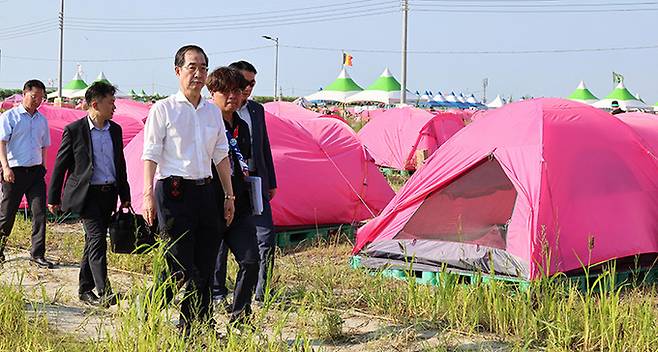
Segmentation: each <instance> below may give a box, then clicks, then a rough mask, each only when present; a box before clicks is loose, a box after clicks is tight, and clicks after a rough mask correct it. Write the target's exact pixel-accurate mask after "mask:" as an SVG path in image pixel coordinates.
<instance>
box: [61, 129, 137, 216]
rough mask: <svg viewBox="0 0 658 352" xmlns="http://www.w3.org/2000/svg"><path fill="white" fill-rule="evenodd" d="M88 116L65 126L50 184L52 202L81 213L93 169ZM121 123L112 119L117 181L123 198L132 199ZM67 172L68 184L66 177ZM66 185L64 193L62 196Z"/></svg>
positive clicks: (111, 132)
mask: <svg viewBox="0 0 658 352" xmlns="http://www.w3.org/2000/svg"><path fill="white" fill-rule="evenodd" d="M88 119H89V118H88V117H87V116H85V117H83V118H81V119H80V120H78V121H75V122H73V123H71V124H69V125H67V126H66V127H65V128H64V133H63V134H62V144H61V145H60V147H59V151H58V152H57V159H56V160H55V167H54V169H53V174H52V176H51V178H50V186H49V188H48V203H49V204H57V205H59V204H61V206H62V210H63V211H65V212H66V211H71V212H75V213H80V212H81V211H82V208H83V207H84V205H85V199H86V198H87V191H88V190H89V185H90V181H91V175H92V173H93V156H92V154H93V150H92V147H91V131H90V130H89V120H88ZM122 134H123V132H122V131H121V126H119V125H118V124H117V123H115V122H112V121H110V136H111V138H112V146H113V149H114V168H115V170H116V185H117V190H118V193H119V197H120V198H121V202H126V201H130V187H129V186H128V176H127V174H126V159H125V157H124V155H123V137H122ZM65 176H66V184H64V177H65ZM62 185H64V196H63V197H62Z"/></svg>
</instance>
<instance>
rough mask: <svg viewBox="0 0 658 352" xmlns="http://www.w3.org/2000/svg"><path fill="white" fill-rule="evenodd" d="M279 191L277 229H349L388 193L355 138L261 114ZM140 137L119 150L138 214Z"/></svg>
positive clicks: (331, 126)
mask: <svg viewBox="0 0 658 352" xmlns="http://www.w3.org/2000/svg"><path fill="white" fill-rule="evenodd" d="M266 121H267V129H268V135H269V139H270V144H271V148H272V156H273V158H274V166H275V170H276V176H277V184H278V191H277V194H276V197H275V198H274V200H273V202H272V212H273V216H274V224H275V225H276V226H278V227H284V226H285V227H287V226H305V225H316V224H320V225H321V224H342V223H353V222H357V221H361V220H364V219H368V218H372V217H374V216H375V215H376V214H378V213H379V211H380V210H381V209H383V207H384V206H385V205H386V204H387V203H388V201H390V199H391V198H392V197H393V194H394V193H393V190H392V189H391V187H390V186H389V185H388V183H387V182H386V180H385V179H384V177H383V176H382V175H381V174H380V173H379V171H378V170H377V167H376V166H375V165H374V163H373V162H372V160H371V159H370V158H369V157H368V155H367V154H366V152H365V150H364V149H363V146H362V145H361V144H360V142H359V140H358V138H357V137H356V135H355V134H354V132H353V131H352V130H351V129H350V128H349V127H348V126H347V125H345V124H343V123H341V122H339V121H336V120H334V119H296V118H283V117H277V116H274V115H272V114H270V113H266ZM143 143H144V138H143V133H140V134H138V135H137V136H135V138H134V139H133V140H132V141H131V143H130V144H128V145H127V146H126V148H125V149H124V152H125V155H126V159H127V161H126V162H127V167H128V180H129V182H130V188H131V193H132V200H133V207H134V208H135V210H136V211H137V212H141V209H142V203H141V202H142V192H143V178H142V177H143V171H142V170H143V167H142V161H141V154H142V147H143Z"/></svg>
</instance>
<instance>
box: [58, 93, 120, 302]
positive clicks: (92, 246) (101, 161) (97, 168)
mask: <svg viewBox="0 0 658 352" xmlns="http://www.w3.org/2000/svg"><path fill="white" fill-rule="evenodd" d="M114 94H116V88H114V87H113V86H112V85H111V84H109V83H105V82H102V81H101V82H94V83H93V84H92V85H91V86H89V87H88V88H87V91H86V92H85V101H86V103H87V107H88V115H87V116H85V117H83V118H81V119H79V120H77V121H75V122H73V123H71V124H69V125H67V126H66V127H65V128H64V132H63V134H62V144H61V145H60V147H59V151H58V152H57V159H56V160H55V166H54V167H53V174H52V177H51V179H50V187H49V189H48V209H49V210H50V211H51V212H52V213H53V214H57V213H58V212H59V210H60V207H61V208H62V209H63V210H64V211H72V212H75V213H78V214H80V218H81V219H82V226H83V227H84V231H85V247H84V253H83V254H82V260H81V261H80V281H79V286H78V297H79V298H80V300H81V301H83V302H84V303H87V304H90V305H94V306H103V307H108V306H110V305H113V304H116V296H114V295H113V294H112V290H111V288H110V282H109V280H108V277H107V240H106V237H107V228H108V227H109V225H110V218H111V216H112V212H114V211H115V210H116V208H117V197H119V198H121V206H122V207H123V208H127V207H129V206H130V186H129V185H128V176H127V174H126V159H125V157H124V155H123V136H122V134H123V132H122V131H121V126H119V125H118V124H117V123H115V122H113V121H111V119H112V116H113V114H114V110H115V109H116V107H115V105H114V101H115V98H114ZM65 175H66V183H65V182H64V177H65ZM64 184H65V186H64V195H63V196H62V185H64ZM94 287H95V288H96V293H97V294H98V295H96V294H94V293H93V292H92V290H93V289H94Z"/></svg>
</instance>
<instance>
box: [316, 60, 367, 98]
mask: <svg viewBox="0 0 658 352" xmlns="http://www.w3.org/2000/svg"><path fill="white" fill-rule="evenodd" d="M362 90H363V88H361V87H360V86H359V85H358V84H356V82H354V80H353V79H352V77H350V75H349V74H347V70H345V68H343V69H342V70H341V71H340V73H339V74H338V77H337V78H336V80H334V81H333V82H331V84H329V85H328V86H326V87H324V89H322V90H321V91H318V92H315V93H313V94H311V95H308V96H306V97H304V99H306V100H309V101H313V100H324V101H337V102H341V103H344V102H345V100H346V99H347V97H349V96H351V95H354V94H355V93H358V92H360V91H362Z"/></svg>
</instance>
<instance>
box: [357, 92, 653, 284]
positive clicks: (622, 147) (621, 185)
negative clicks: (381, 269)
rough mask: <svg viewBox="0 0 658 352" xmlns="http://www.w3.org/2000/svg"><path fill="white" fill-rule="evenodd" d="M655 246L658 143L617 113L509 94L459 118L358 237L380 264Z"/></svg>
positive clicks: (482, 265)
mask: <svg viewBox="0 0 658 352" xmlns="http://www.w3.org/2000/svg"><path fill="white" fill-rule="evenodd" d="M401 248H404V251H405V252H404V253H403V252H402V251H401ZM656 252H658V159H656V155H655V154H654V153H652V152H651V147H650V146H649V145H647V144H646V142H645V141H644V140H643V138H642V137H641V136H640V134H639V133H638V132H637V131H636V129H634V128H629V127H628V125H626V124H624V122H622V121H621V120H620V119H618V118H616V117H613V116H612V115H610V114H608V113H606V112H603V111H601V110H599V109H596V108H594V107H591V106H588V105H585V104H580V103H576V102H572V101H567V100H562V99H535V100H529V101H523V102H518V103H513V104H508V105H506V106H504V107H502V108H500V109H496V110H492V111H488V112H487V113H486V116H485V117H484V118H481V119H478V120H476V121H474V122H473V123H471V124H470V125H468V126H467V127H466V128H464V129H462V130H461V131H460V132H459V133H458V134H456V135H455V136H454V137H453V138H451V139H450V140H448V141H447V142H446V143H445V144H443V145H442V146H441V147H440V148H439V149H438V150H437V151H436V152H435V153H434V154H433V155H432V157H431V158H430V159H429V160H428V161H427V163H426V164H425V166H424V167H423V168H422V169H421V170H419V171H418V172H416V173H415V174H414V175H413V176H412V177H411V179H410V180H409V181H408V182H407V184H405V185H404V187H403V188H402V189H401V190H400V191H399V192H398V194H397V195H396V196H395V197H394V198H393V200H392V201H391V203H389V204H388V206H387V207H386V208H385V209H384V210H383V211H382V214H381V215H380V216H378V217H377V218H375V219H374V220H373V221H371V222H369V223H368V224H367V225H365V226H364V227H362V228H361V229H360V230H359V232H358V235H357V243H356V245H355V247H354V253H363V254H365V255H366V256H367V257H369V258H370V259H368V260H366V261H365V262H366V263H369V264H367V265H371V266H375V267H376V266H381V265H384V264H385V263H387V262H391V261H393V262H395V261H397V263H398V264H399V263H401V262H402V263H403V262H404V259H407V260H409V259H410V258H411V257H414V258H415V260H416V262H417V263H418V265H419V266H420V267H423V266H424V267H426V268H428V270H434V271H438V270H440V268H441V266H442V265H446V266H447V267H448V268H450V269H458V270H467V271H479V270H481V271H484V272H489V271H490V268H492V267H493V268H494V271H495V272H496V273H497V274H503V275H510V276H515V277H521V278H524V279H535V278H537V277H539V276H540V275H541V273H542V272H548V273H556V272H568V271H572V270H578V269H581V268H582V265H583V264H584V265H588V264H596V263H601V262H603V261H606V260H609V259H614V258H624V257H629V256H633V255H636V254H643V253H654V254H655V253H656ZM386 258H388V259H386ZM547 258H550V260H549V259H547ZM407 265H408V264H407Z"/></svg>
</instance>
